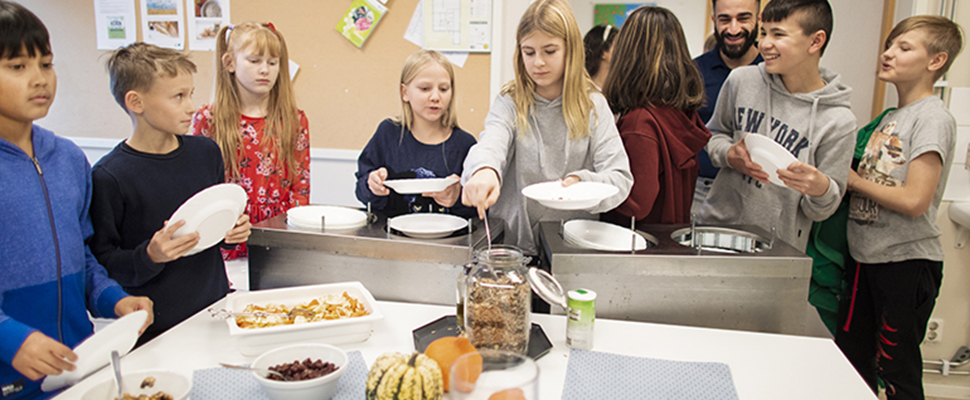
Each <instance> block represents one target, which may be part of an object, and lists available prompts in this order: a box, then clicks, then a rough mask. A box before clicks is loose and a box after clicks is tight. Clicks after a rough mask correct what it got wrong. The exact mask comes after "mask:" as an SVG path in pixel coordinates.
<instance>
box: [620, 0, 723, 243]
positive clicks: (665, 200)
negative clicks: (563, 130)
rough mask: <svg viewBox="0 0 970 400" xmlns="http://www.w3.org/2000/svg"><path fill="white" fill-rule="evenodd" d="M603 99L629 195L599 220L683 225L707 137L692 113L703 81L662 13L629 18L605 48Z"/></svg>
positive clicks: (675, 25) (674, 24)
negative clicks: (609, 55)
mask: <svg viewBox="0 0 970 400" xmlns="http://www.w3.org/2000/svg"><path fill="white" fill-rule="evenodd" d="M603 94H604V95H605V96H606V99H607V100H608V101H609V103H610V109H612V110H613V112H615V113H616V114H617V116H619V121H618V122H617V129H618V130H619V131H620V138H622V139H623V145H624V147H625V148H626V152H627V155H628V156H629V157H630V169H631V171H632V172H633V189H632V190H631V191H630V197H628V198H627V199H626V201H624V202H623V204H621V205H620V206H619V207H617V208H616V209H614V210H612V211H610V212H608V213H606V214H603V220H606V221H610V222H614V223H619V224H622V225H628V224H629V222H630V217H634V218H636V220H637V223H649V224H677V223H684V222H688V221H690V205H691V201H693V198H694V184H695V182H696V180H697V172H698V164H697V153H698V152H699V151H700V150H701V149H703V148H704V145H706V144H707V141H708V139H710V138H711V133H710V132H709V131H708V130H707V128H706V127H705V126H704V123H703V122H702V121H701V119H700V117H698V115H697V110H698V109H699V108H700V107H701V106H702V105H703V104H704V82H703V79H702V78H701V74H700V72H699V71H698V70H697V67H696V66H695V65H694V61H693V60H692V59H691V57H690V53H689V52H688V50H687V42H686V39H685V38H684V32H683V30H682V29H681V26H680V22H679V21H678V20H677V17H675V16H674V14H673V13H671V12H670V11H669V10H667V9H665V8H662V7H641V8H639V9H637V10H636V11H634V12H633V13H632V14H630V16H629V17H627V19H626V21H625V22H624V24H623V29H622V30H621V31H620V35H619V36H618V37H617V39H616V43H615V44H614V47H613V60H612V62H611V64H610V74H609V76H608V77H607V78H606V84H605V86H604V87H603Z"/></svg>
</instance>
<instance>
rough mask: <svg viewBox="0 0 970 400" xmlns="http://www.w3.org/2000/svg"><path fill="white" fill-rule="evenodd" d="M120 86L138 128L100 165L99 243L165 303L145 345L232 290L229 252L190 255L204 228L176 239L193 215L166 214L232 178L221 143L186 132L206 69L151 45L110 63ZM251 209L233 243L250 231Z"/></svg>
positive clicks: (127, 278) (131, 283)
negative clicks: (198, 78) (199, 76)
mask: <svg viewBox="0 0 970 400" xmlns="http://www.w3.org/2000/svg"><path fill="white" fill-rule="evenodd" d="M107 67H108V71H109V73H110V75H111V89H112V90H111V91H112V94H113V95H114V97H115V101H117V102H118V104H119V105H121V107H122V108H124V109H125V111H127V113H128V115H129V117H130V118H131V120H132V123H133V125H134V132H133V133H132V134H131V137H129V138H128V139H127V140H125V141H124V142H122V143H120V144H118V146H117V147H115V148H114V149H113V150H112V151H111V152H110V153H108V154H107V155H105V156H104V157H103V158H102V159H101V160H100V161H98V163H97V164H95V166H94V170H93V171H92V177H93V180H94V198H93V200H92V204H91V219H92V220H93V221H94V232H95V233H94V238H93V239H92V242H91V250H92V251H93V252H94V255H95V256H97V257H98V260H99V261H101V263H102V264H104V266H105V268H107V270H108V274H109V275H110V276H111V277H112V278H114V279H115V280H117V281H118V283H121V285H122V286H124V287H125V290H127V291H128V292H129V293H137V294H140V295H143V296H148V297H149V298H151V299H152V301H154V302H155V324H154V325H152V327H151V328H149V329H148V330H147V331H146V332H145V334H144V335H142V337H141V338H140V339H139V342H138V344H139V345H141V344H143V343H145V342H146V341H148V340H150V339H152V338H154V337H155V336H158V335H159V334H161V333H162V332H164V331H165V330H167V329H168V328H171V327H172V326H174V325H176V324H178V323H179V322H181V321H183V320H185V319H186V318H188V317H190V316H191V315H192V314H195V313H196V312H198V311H199V310H201V309H203V308H205V307H206V306H208V305H209V304H211V303H213V302H215V301H216V300H218V299H220V298H222V297H223V296H225V295H226V293H228V292H229V280H228V279H227V278H226V271H225V264H223V262H222V256H221V255H220V253H219V249H218V248H216V247H211V248H209V249H206V250H204V251H202V252H199V253H197V254H194V255H191V256H184V255H185V254H186V253H187V252H188V251H189V250H191V249H193V248H194V247H195V246H196V245H197V244H198V243H199V235H198V233H192V234H189V235H185V236H181V237H177V238H173V237H172V235H173V234H174V233H175V231H177V230H178V229H179V228H180V227H182V226H183V225H185V221H166V219H167V218H168V217H169V216H171V215H172V213H173V212H175V210H176V209H178V207H179V206H180V205H182V203H184V202H185V201H186V200H188V199H189V198H190V197H192V196H193V195H194V194H196V193H197V192H199V191H201V190H203V189H205V188H208V187H209V186H212V185H215V184H219V183H222V182H224V181H225V173H224V169H223V168H224V167H223V163H222V156H221V152H220V150H219V146H217V145H216V143H215V142H213V141H212V140H211V139H209V138H206V137H202V136H191V135H188V136H184V135H183V134H184V133H186V132H187V131H188V130H189V127H190V126H191V123H192V115H193V114H194V113H195V110H196V108H195V105H194V104H193V103H192V92H193V91H194V89H195V86H194V82H193V79H192V74H193V73H194V72H195V70H196V67H195V64H193V63H192V62H191V61H189V59H188V58H187V57H186V56H185V55H184V54H182V53H179V52H177V51H174V50H171V49H163V48H160V47H157V46H153V45H150V44H145V43H135V44H132V45H129V46H128V47H124V48H121V49H118V50H116V51H115V52H114V54H112V56H111V58H110V59H109V60H108V64H107ZM249 228H250V223H249V216H247V215H245V214H243V215H241V216H240V217H239V219H238V220H237V221H236V226H235V227H233V228H232V229H231V230H230V231H229V232H227V233H226V237H225V243H227V244H234V243H241V242H244V241H246V239H247V238H249Z"/></svg>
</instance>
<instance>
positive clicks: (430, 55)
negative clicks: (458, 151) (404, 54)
mask: <svg viewBox="0 0 970 400" xmlns="http://www.w3.org/2000/svg"><path fill="white" fill-rule="evenodd" d="M431 63H438V65H440V66H441V67H442V68H444V69H445V71H447V72H448V78H449V79H450V81H451V101H450V102H448V108H447V109H446V110H445V112H444V114H442V115H441V118H440V119H438V123H440V124H441V126H442V127H445V128H457V127H458V112H456V111H455V108H456V107H455V100H456V98H455V69H454V68H453V67H452V66H451V62H449V61H448V59H447V58H445V56H444V54H441V53H439V52H437V51H435V50H423V49H422V50H418V51H416V52H414V53H412V54H411V55H410V56H408V59H407V60H404V67H403V68H402V69H401V84H402V85H405V86H406V85H410V84H411V81H413V80H414V78H416V77H417V76H418V74H419V73H421V71H423V70H424V68H425V67H427V66H428V65H430V64H431ZM398 93H400V89H398ZM394 122H397V123H398V124H400V125H401V127H402V128H404V129H409V130H410V129H411V127H412V126H413V125H414V110H412V109H411V104H410V103H408V102H406V101H404V98H403V97H402V98H401V116H400V117H398V118H395V120H394ZM402 133H403V130H402Z"/></svg>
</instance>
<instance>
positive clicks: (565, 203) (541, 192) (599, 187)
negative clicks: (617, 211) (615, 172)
mask: <svg viewBox="0 0 970 400" xmlns="http://www.w3.org/2000/svg"><path fill="white" fill-rule="evenodd" d="M619 192H620V189H619V188H617V187H616V186H613V185H610V184H608V183H600V182H576V183H574V184H572V185H569V186H567V187H563V185H562V183H561V182H558V181H554V182H543V183H536V184H533V185H529V186H526V187H525V188H523V189H522V195H523V196H525V197H528V198H530V199H532V200H535V201H538V202H539V204H542V205H544V206H546V207H549V208H553V209H557V210H585V209H589V208H593V207H595V206H596V205H597V204H599V203H600V202H601V201H603V200H604V199H606V198H607V197H610V196H613V195H615V194H617V193H619Z"/></svg>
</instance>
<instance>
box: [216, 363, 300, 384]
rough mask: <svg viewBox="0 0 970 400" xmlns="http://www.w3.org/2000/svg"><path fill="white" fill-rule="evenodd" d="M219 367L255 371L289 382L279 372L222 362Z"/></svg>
mask: <svg viewBox="0 0 970 400" xmlns="http://www.w3.org/2000/svg"><path fill="white" fill-rule="evenodd" d="M219 365H221V366H223V367H226V368H231V369H242V370H249V371H256V372H259V373H263V372H265V373H266V375H273V376H276V377H279V378H280V379H282V380H284V381H289V380H290V379H289V378H287V377H286V375H283V374H281V373H279V372H276V371H273V370H271V369H262V368H253V367H247V366H245V365H235V364H226V363H222V362H221V363H219Z"/></svg>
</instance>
